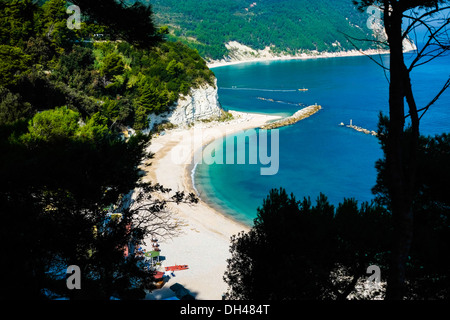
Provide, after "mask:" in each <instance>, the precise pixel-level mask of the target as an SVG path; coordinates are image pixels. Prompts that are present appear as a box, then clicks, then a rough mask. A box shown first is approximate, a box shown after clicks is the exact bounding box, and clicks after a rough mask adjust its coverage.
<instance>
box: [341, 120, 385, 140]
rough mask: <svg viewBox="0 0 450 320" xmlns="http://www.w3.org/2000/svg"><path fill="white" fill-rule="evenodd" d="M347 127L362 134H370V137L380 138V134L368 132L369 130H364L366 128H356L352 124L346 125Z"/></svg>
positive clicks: (342, 124)
mask: <svg viewBox="0 0 450 320" xmlns="http://www.w3.org/2000/svg"><path fill="white" fill-rule="evenodd" d="M340 125H341V126H344V123H341V124H340ZM346 127H347V128H350V129H353V130H356V131H358V132H362V133H365V134H370V135H372V136H375V137H376V136H378V133H377V132H375V131H373V130H368V129H364V128H361V127H358V126H355V125H354V124H352V123H350V124H348V125H346Z"/></svg>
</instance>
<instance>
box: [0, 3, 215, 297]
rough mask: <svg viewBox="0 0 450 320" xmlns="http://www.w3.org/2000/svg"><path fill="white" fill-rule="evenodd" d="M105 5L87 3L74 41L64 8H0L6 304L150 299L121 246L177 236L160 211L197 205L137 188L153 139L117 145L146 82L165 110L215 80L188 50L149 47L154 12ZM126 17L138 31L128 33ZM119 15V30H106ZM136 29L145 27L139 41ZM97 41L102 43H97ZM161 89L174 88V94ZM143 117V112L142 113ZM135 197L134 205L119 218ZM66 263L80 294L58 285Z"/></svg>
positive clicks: (148, 285)
mask: <svg viewBox="0 0 450 320" xmlns="http://www.w3.org/2000/svg"><path fill="white" fill-rule="evenodd" d="M113 2H114V3H116V2H115V1H109V2H108V1H97V2H95V3H94V2H92V1H89V2H84V3H83V6H84V7H85V8H86V10H87V11H86V12H87V13H89V19H86V20H84V21H83V23H82V29H81V30H70V29H68V28H67V27H66V21H67V18H68V15H67V13H66V5H67V3H66V1H62V0H51V1H39V4H35V2H32V1H29V0H21V1H20V0H17V1H16V0H14V1H4V0H2V1H0V16H1V20H0V58H1V59H0V71H1V72H0V73H1V75H0V81H1V82H0V149H1V150H2V152H1V153H0V181H2V183H1V186H0V215H1V219H2V223H1V224H0V241H1V242H2V243H3V245H4V248H5V250H4V254H5V257H7V258H5V259H2V260H1V262H0V270H1V272H0V282H1V283H2V285H1V290H0V297H1V298H2V299H17V298H22V297H26V298H29V299H40V298H41V299H42V298H44V299H45V298H49V294H51V295H56V296H67V297H70V298H80V299H88V298H97V299H109V298H110V297H111V296H116V297H119V298H121V299H127V298H142V297H143V294H144V291H143V290H144V289H149V290H151V289H152V288H153V280H154V279H153V273H152V272H151V271H149V270H146V269H145V268H143V261H139V259H138V258H137V257H136V256H135V255H134V252H133V251H131V252H130V255H129V256H128V258H126V259H125V258H124V253H125V247H126V246H128V245H131V247H132V246H133V245H134V246H136V245H140V244H143V241H144V239H145V238H146V237H148V236H149V235H150V234H161V235H164V234H167V233H171V232H174V227H173V225H172V224H171V223H170V221H169V218H170V211H168V210H167V208H166V203H167V202H174V203H180V202H189V203H191V202H194V201H196V199H195V198H194V197H193V195H185V194H183V193H175V194H174V195H173V196H171V195H170V194H171V190H170V189H165V188H163V187H161V186H158V185H156V186H153V185H149V184H143V183H141V182H140V178H141V171H140V170H139V165H140V164H141V162H142V159H143V157H147V156H148V155H147V154H146V152H145V149H146V146H147V144H148V142H149V137H148V136H146V135H143V134H141V133H139V132H138V133H137V134H136V135H134V136H132V137H130V138H129V139H127V140H125V139H123V138H122V137H121V136H120V131H121V128H122V127H123V126H124V125H130V126H133V125H134V116H135V110H136V108H137V106H138V101H139V99H138V98H139V97H138V94H139V92H140V90H141V85H142V84H143V83H153V84H154V83H157V82H158V81H159V82H160V85H159V86H157V87H156V89H157V90H161V92H158V94H160V95H162V96H165V95H166V93H167V96H168V97H169V98H167V99H166V100H165V101H163V102H161V105H159V106H158V107H159V108H162V109H164V108H167V107H168V106H169V104H170V103H172V102H173V101H175V100H176V98H177V97H178V95H179V94H180V92H181V91H183V92H184V89H183V90H181V89H180V88H181V86H182V85H185V86H186V88H187V89H189V88H190V87H191V86H194V83H195V84H200V83H202V81H205V79H207V81H211V77H212V73H208V72H207V68H206V65H205V64H204V62H203V63H201V62H202V60H201V58H200V57H199V56H198V54H197V53H196V52H195V51H192V50H190V49H188V48H187V47H185V46H181V45H179V44H168V45H165V44H164V42H162V43H159V45H158V47H157V48H153V49H151V48H149V47H152V46H153V45H155V43H156V42H157V41H156V40H157V39H160V38H161V36H162V34H161V33H160V32H159V31H158V30H157V29H156V28H153V29H151V28H150V27H152V26H153V24H151V16H148V15H147V14H149V13H150V12H151V11H150V9H149V8H144V7H142V6H134V7H133V8H134V9H130V8H129V7H125V6H123V4H122V3H116V4H115V5H114V6H115V7H114V8H113V10H112V12H111V14H110V13H109V11H108V10H103V11H102V10H99V7H98V5H105V4H108V5H111V6H112V5H113ZM88 8H90V9H89V10H88ZM92 8H94V9H92ZM95 8H96V9H95ZM105 8H106V7H105ZM91 9H92V10H91ZM132 13H136V14H138V17H141V18H143V20H142V21H141V22H142V23H140V22H139V23H131V21H133V22H135V19H136V16H130V14H132ZM102 15H103V16H102ZM119 15H120V16H121V18H123V19H122V21H121V22H119V23H113V21H112V20H111V19H115V18H117V17H118V16H119ZM144 17H145V19H144ZM93 21H101V23H111V26H108V25H104V24H102V25H95V24H93ZM142 26H144V27H145V26H147V27H149V28H147V29H143V30H141V32H140V33H139V34H138V33H135V32H136V29H135V28H140V27H142ZM100 30H102V32H105V33H107V37H108V41H104V42H96V41H95V40H94V38H95V36H94V34H96V33H99V31H100ZM119 37H120V39H123V38H128V37H130V39H131V40H130V41H133V43H135V44H137V45H140V47H139V48H136V46H134V45H132V44H130V43H127V42H124V41H117V40H118V39H119ZM149 39H151V42H147V43H143V42H145V41H147V40H149ZM144 44H145V45H144ZM167 56H169V57H170V59H169V57H167ZM174 59H175V61H177V63H178V62H181V61H183V65H184V66H186V68H185V69H184V70H183V72H184V73H183V75H181V74H178V75H176V74H169V73H167V72H166V73H164V75H163V76H164V77H165V78H164V79H163V78H159V75H158V74H152V75H150V73H149V72H150V69H151V67H152V66H154V64H156V65H158V63H159V62H162V63H161V67H162V68H164V69H165V68H166V67H167V65H168V64H169V63H170V61H172V60H174ZM177 70H178V69H177ZM178 76H180V77H181V78H182V79H181V80H180V83H178V82H177V81H178V78H176V79H175V77H178ZM183 76H184V78H183ZM133 81H134V82H133ZM169 82H173V83H177V85H173V84H172V85H171V86H170V88H171V89H170V90H171V91H170V92H169V90H168V89H166V87H167V84H168V83H169ZM151 110H155V108H154V106H152V105H150V103H148V105H147V109H146V110H145V112H150V111H151ZM145 127H146V123H144V125H143V128H142V129H145ZM133 190H134V193H133V194H132V196H133V199H134V200H136V202H132V203H133V204H135V206H134V207H133V206H131V207H127V206H125V205H124V204H125V203H128V201H129V200H130V198H129V197H128V196H131V193H130V191H133ZM153 193H160V194H162V195H163V197H164V198H168V200H156V199H154V198H152V197H153ZM111 213H116V214H119V215H118V216H120V218H112V217H114V216H115V215H111ZM116 216H117V215H116ZM72 264H75V265H79V266H80V267H81V272H82V283H83V290H82V291H81V292H74V291H70V292H69V291H68V289H67V287H66V285H65V281H64V280H65V279H64V278H65V272H66V268H67V266H69V265H72Z"/></svg>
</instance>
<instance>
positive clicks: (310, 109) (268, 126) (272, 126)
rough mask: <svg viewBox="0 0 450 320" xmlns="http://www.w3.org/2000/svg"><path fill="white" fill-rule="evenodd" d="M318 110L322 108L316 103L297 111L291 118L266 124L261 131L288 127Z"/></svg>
mask: <svg viewBox="0 0 450 320" xmlns="http://www.w3.org/2000/svg"><path fill="white" fill-rule="evenodd" d="M320 109H322V106H320V105H318V104H317V103H316V104H315V105H312V106H309V107H306V108H303V109H300V110H298V111H297V112H296V113H294V114H293V115H292V116H290V117H287V118H284V119H281V120H278V121H275V122H272V123H268V124H266V125H264V126H262V127H261V129H265V130H270V129H276V128H280V127H285V126H289V125H291V124H294V123H296V122H299V121H301V120H303V119H306V118H308V117H310V116H312V115H313V114H315V113H317V112H318V111H319V110H320Z"/></svg>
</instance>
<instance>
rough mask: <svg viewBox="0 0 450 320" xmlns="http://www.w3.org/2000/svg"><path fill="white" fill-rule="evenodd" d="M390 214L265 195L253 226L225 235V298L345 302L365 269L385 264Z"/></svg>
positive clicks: (281, 193)
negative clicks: (227, 256) (227, 237)
mask: <svg viewBox="0 0 450 320" xmlns="http://www.w3.org/2000/svg"><path fill="white" fill-rule="evenodd" d="M389 221H390V216H389V215H388V214H387V212H386V211H385V210H384V209H383V208H382V207H381V206H378V205H375V204H368V203H363V204H362V205H361V206H360V207H358V204H357V202H356V201H355V200H353V199H345V200H344V202H343V203H341V204H339V206H338V207H337V208H335V207H334V206H332V205H330V204H329V203H328V200H327V198H326V197H325V196H324V195H322V194H321V195H320V196H319V197H318V198H317V202H316V205H315V206H313V205H312V203H311V201H310V199H309V198H305V199H303V201H297V200H296V199H295V197H294V196H293V195H290V196H288V195H287V193H286V191H285V190H284V189H282V188H281V189H280V190H276V189H274V190H272V191H271V192H270V194H269V196H268V197H267V199H265V200H264V201H263V205H262V207H261V208H259V209H258V211H257V218H256V219H255V221H254V226H253V228H252V229H251V230H250V231H249V232H248V233H241V234H239V235H237V236H234V237H233V238H232V244H231V247H230V251H231V255H232V256H231V259H229V261H228V268H227V271H226V273H225V281H226V282H227V283H228V285H229V290H228V292H227V298H228V299H244V300H246V299H251V300H253V299H258V300H259V299H263V300H266V299H274V300H291V299H307V300H316V299H345V298H347V297H348V296H349V295H350V294H351V293H353V294H354V295H356V296H358V294H361V293H358V292H356V289H355V286H356V284H357V283H358V281H360V280H362V279H364V278H365V274H366V269H367V268H368V267H369V266H370V265H372V264H377V265H379V266H384V265H385V255H386V253H387V251H388V244H389V240H390V237H391V232H392V231H391V229H390V228H389Z"/></svg>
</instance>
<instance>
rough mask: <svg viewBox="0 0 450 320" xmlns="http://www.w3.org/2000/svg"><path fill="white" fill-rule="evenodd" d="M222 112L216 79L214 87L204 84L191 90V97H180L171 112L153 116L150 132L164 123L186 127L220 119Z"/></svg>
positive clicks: (150, 119) (151, 117) (150, 118)
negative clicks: (202, 121)
mask: <svg viewBox="0 0 450 320" xmlns="http://www.w3.org/2000/svg"><path fill="white" fill-rule="evenodd" d="M222 112H223V110H222V107H221V105H220V102H219V95H218V92H217V79H216V81H215V84H214V86H211V85H209V84H204V85H202V86H200V87H199V88H197V89H191V91H190V93H189V95H187V96H180V98H179V99H178V101H177V102H176V103H175V105H174V106H173V108H172V110H171V111H170V112H167V113H164V114H161V115H155V114H151V115H150V117H149V130H151V129H152V128H153V127H154V126H155V125H157V124H160V123H164V122H170V123H172V124H173V125H176V126H179V127H184V126H188V125H189V124H191V123H193V122H195V121H199V120H210V119H216V118H219V117H220V116H221V115H222Z"/></svg>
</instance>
